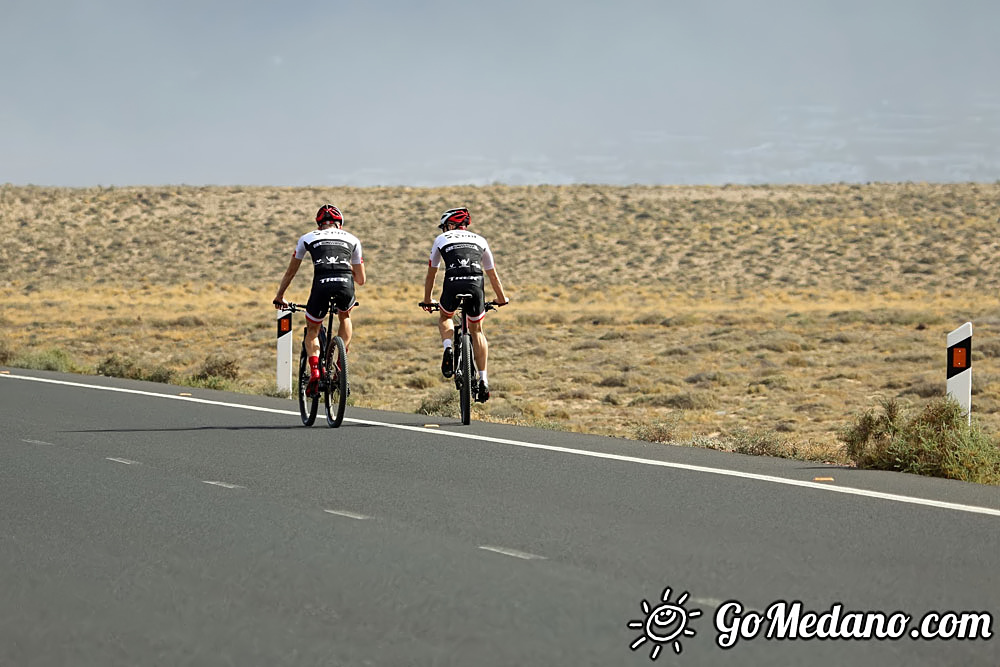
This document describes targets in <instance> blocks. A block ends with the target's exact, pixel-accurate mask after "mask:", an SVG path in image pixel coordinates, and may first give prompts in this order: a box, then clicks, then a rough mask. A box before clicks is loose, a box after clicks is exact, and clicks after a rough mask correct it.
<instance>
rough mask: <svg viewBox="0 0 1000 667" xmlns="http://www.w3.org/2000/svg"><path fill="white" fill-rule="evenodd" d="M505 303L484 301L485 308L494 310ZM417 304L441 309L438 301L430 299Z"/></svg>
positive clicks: (432, 310) (433, 310) (431, 309)
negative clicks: (428, 301) (427, 301)
mask: <svg viewBox="0 0 1000 667" xmlns="http://www.w3.org/2000/svg"><path fill="white" fill-rule="evenodd" d="M507 303H510V301H508V302H507ZM507 303H497V302H496V301H487V302H486V303H485V306H486V310H496V309H497V308H502V307H503V306H506V305H507ZM417 305H418V306H420V307H421V308H427V309H429V310H430V311H431V312H435V311H438V310H441V304H440V303H438V302H437V301H432V302H430V303H424V302H423V301H421V302H420V303H418V304H417Z"/></svg>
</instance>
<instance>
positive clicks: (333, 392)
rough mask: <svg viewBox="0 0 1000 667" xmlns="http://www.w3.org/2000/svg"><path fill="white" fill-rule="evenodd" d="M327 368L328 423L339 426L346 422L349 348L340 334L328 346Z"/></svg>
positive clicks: (326, 397) (324, 393) (325, 398)
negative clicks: (345, 345)
mask: <svg viewBox="0 0 1000 667" xmlns="http://www.w3.org/2000/svg"><path fill="white" fill-rule="evenodd" d="M334 354H336V357H334ZM326 369H327V381H326V386H325V391H324V392H323V397H324V398H323V402H324V403H325V404H326V425H327V426H329V427H330V428H339V427H340V425H341V424H342V423H344V411H345V410H346V409H347V348H346V347H344V339H343V338H341V337H340V336H334V337H333V340H332V341H331V342H330V345H329V347H327V350H326Z"/></svg>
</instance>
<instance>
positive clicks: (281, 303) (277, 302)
mask: <svg viewBox="0 0 1000 667" xmlns="http://www.w3.org/2000/svg"><path fill="white" fill-rule="evenodd" d="M271 303H273V304H274V307H275V308H277V309H278V310H283V309H285V308H288V302H287V301H285V300H284V299H279V298H278V297H274V300H273V301H271Z"/></svg>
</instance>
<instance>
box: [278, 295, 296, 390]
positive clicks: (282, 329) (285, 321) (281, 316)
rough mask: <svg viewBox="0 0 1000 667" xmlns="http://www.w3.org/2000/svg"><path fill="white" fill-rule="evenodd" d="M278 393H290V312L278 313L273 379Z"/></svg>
mask: <svg viewBox="0 0 1000 667" xmlns="http://www.w3.org/2000/svg"><path fill="white" fill-rule="evenodd" d="M274 382H275V384H277V385H278V391H283V392H287V393H288V394H289V395H291V393H292V311H290V310H279V311H278V365H277V373H276V375H275V378H274Z"/></svg>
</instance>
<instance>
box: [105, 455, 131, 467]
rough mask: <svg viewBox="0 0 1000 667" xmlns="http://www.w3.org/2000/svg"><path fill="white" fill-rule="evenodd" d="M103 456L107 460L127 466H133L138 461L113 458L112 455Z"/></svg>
mask: <svg viewBox="0 0 1000 667" xmlns="http://www.w3.org/2000/svg"><path fill="white" fill-rule="evenodd" d="M104 458H105V459H107V460H108V461H114V462H115V463H124V464H125V465H127V466H134V465H138V464H139V462H138V461H130V460H129V459H119V458H115V457H114V456H106V457H104Z"/></svg>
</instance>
